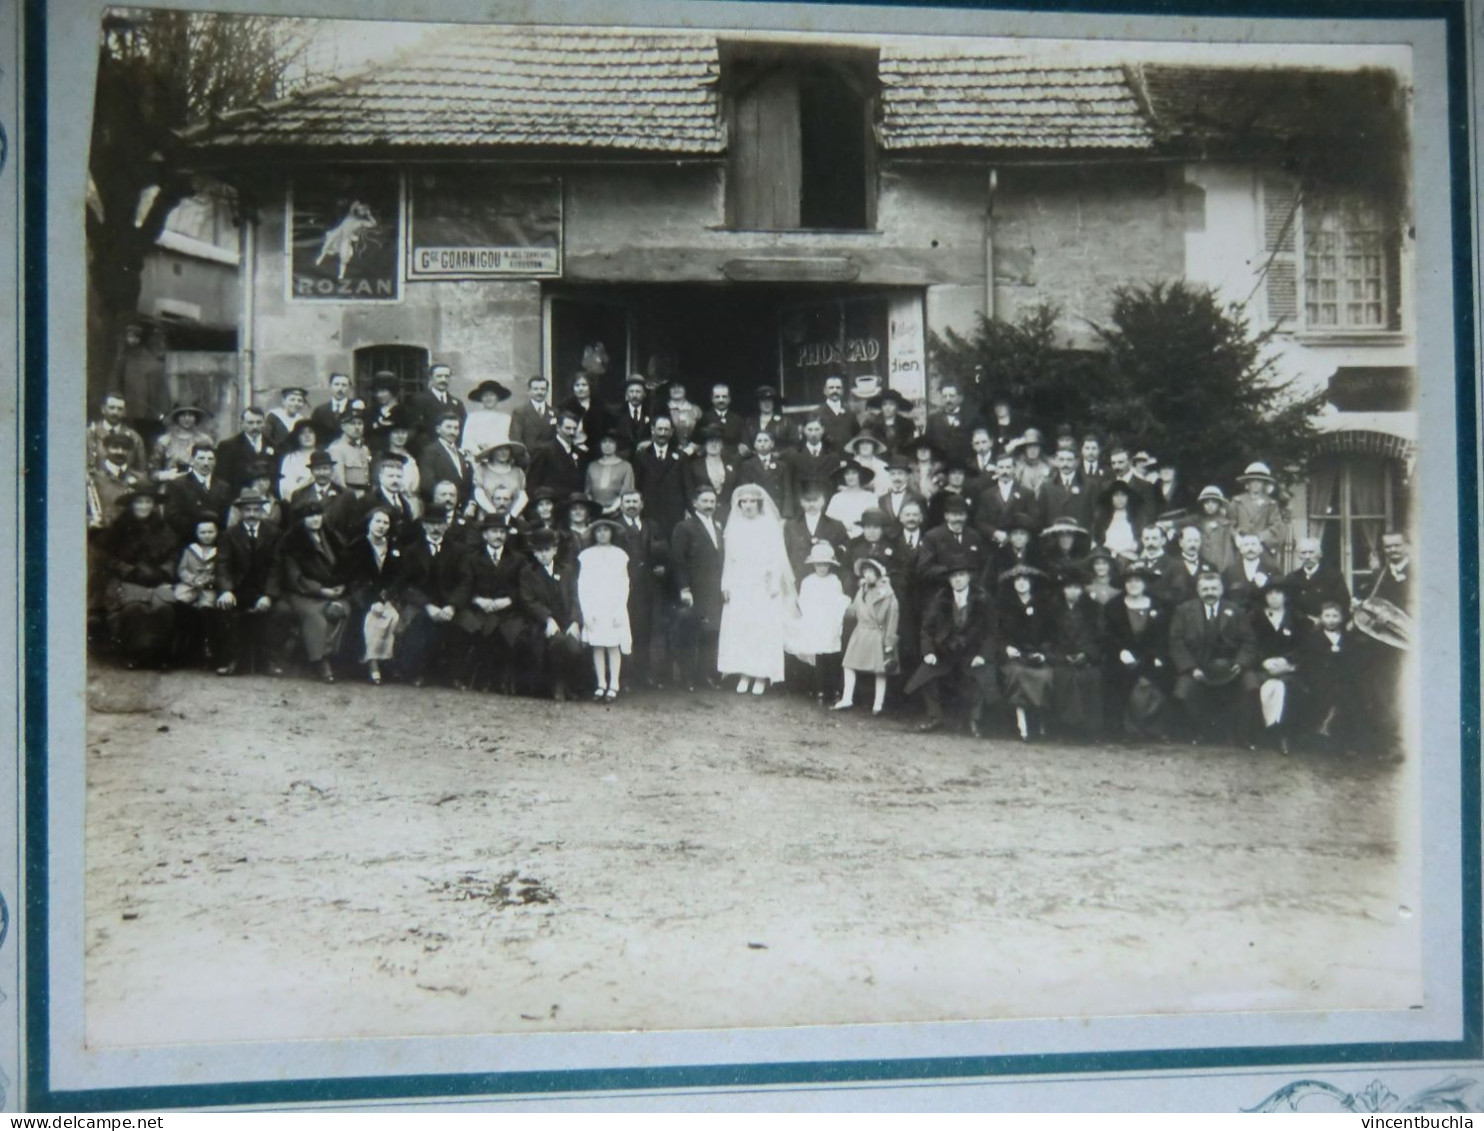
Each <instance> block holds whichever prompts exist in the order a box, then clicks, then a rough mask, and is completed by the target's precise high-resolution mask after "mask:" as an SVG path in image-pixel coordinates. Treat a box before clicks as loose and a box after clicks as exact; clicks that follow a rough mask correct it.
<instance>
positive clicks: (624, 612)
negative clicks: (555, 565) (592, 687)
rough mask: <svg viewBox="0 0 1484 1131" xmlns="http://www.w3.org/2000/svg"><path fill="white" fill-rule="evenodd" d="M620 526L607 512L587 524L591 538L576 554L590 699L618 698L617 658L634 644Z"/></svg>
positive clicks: (619, 663) (626, 558)
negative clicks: (592, 680)
mask: <svg viewBox="0 0 1484 1131" xmlns="http://www.w3.org/2000/svg"><path fill="white" fill-rule="evenodd" d="M622 533H623V527H621V526H620V525H619V524H618V523H617V522H615V521H614V520H613V519H611V518H600V519H598V520H597V521H596V522H594V523H593V524H592V536H593V544H592V545H591V546H589V547H588V548H587V549H585V550H583V551H582V552H581V553H580V554H578V555H577V607H578V608H579V609H580V610H581V613H582V641H583V643H584V644H586V645H588V647H590V648H591V649H592V650H593V673H594V675H595V676H596V679H597V690H596V691H594V692H593V698H594V699H602V700H606V701H607V702H609V703H611V702H613V700H615V699H617V698H618V688H619V682H620V680H621V678H622V676H623V658H624V657H625V656H627V655H628V654H629V653H630V652H632V651H633V650H634V637H633V632H632V630H631V628H630V627H629V555H628V553H627V552H626V551H625V550H624V549H623V548H622V547H621V546H619V545H618V544H617V539H618V538H619V537H620V535H622Z"/></svg>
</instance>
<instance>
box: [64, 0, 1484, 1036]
mask: <svg viewBox="0 0 1484 1131" xmlns="http://www.w3.org/2000/svg"><path fill="white" fill-rule="evenodd" d="M690 13H691V18H692V20H693V21H694V20H697V19H704V14H705V13H704V9H691V10H690ZM760 18H761V17H760ZM95 46H96V50H97V55H98V63H97V85H96V92H95V95H94V97H93V101H92V120H91V128H90V133H89V135H88V136H89V138H90V141H89V148H88V157H87V168H88V185H87V196H86V201H85V207H84V208H83V209H82V210H81V211H82V215H80V216H79V217H78V220H79V221H80V222H81V223H82V224H84V225H85V238H86V250H87V263H86V380H85V382H83V381H81V380H76V381H75V382H74V383H73V384H72V385H70V386H69V385H60V386H56V387H54V389H53V392H52V396H53V397H72V398H74V399H75V400H76V401H78V402H81V401H83V400H84V399H85V400H86V411H87V420H88V423H87V426H86V436H85V437H83V436H79V437H78V441H77V442H76V443H75V445H74V446H73V447H72V448H70V449H69V448H67V447H65V446H58V447H54V449H53V456H52V458H53V459H54V461H55V462H56V463H58V464H66V463H67V462H68V461H70V460H75V461H76V466H77V472H76V476H77V478H78V479H79V480H81V479H82V477H83V476H84V474H85V476H86V513H85V514H84V513H83V511H82V509H81V508H79V509H78V510H77V513H75V514H72V515H71V516H70V517H69V518H68V519H67V521H69V522H71V523H73V524H74V525H75V526H77V527H81V526H82V524H84V523H85V524H86V530H87V535H86V547H87V553H86V563H85V564H86V610H85V617H86V639H87V652H86V664H87V677H86V678H87V690H86V702H87V716H86V754H85V757H86V810H85V827H84V842H83V850H82V851H83V860H84V863H85V874H86V897H85V899H86V902H85V907H84V917H83V924H84V940H83V958H82V971H83V974H84V988H83V992H82V1012H83V1028H84V1034H85V1040H86V1043H87V1046H88V1047H89V1048H92V1049H120V1048H130V1047H134V1046H155V1045H181V1044H197V1043H211V1042H229V1041H284V1040H294V1039H301V1038H316V1039H333V1038H356V1037H402V1036H463V1035H474V1034H558V1033H589V1032H609V1031H629V1030H643V1031H665V1030H714V1029H745V1028H755V1027H781V1026H800V1025H844V1024H863V1025H864V1024H879V1023H894V1022H943V1021H986V1020H987V1021H1003V1020H1012V1019H1035V1018H1064V1017H1072V1018H1106V1017H1114V1016H1151V1015H1153V1016H1163V1015H1181V1014H1213V1013H1214V1014H1227V1013H1257V1012H1289V1011H1292V1012H1295V1013H1303V1014H1315V1013H1321V1012H1322V1013H1340V1012H1343V1011H1405V1010H1409V1009H1412V1008H1414V1007H1419V1006H1421V1005H1422V1004H1423V1001H1424V992H1423V989H1424V962H1423V937H1424V932H1425V930H1426V928H1427V917H1428V915H1427V913H1425V912H1426V911H1427V909H1426V908H1425V907H1424V903H1423V900H1422V899H1421V896H1420V892H1421V889H1422V885H1423V858H1424V844H1423V836H1424V832H1423V829H1424V825H1423V822H1422V821H1421V820H1420V817H1419V811H1420V810H1419V805H1420V802H1419V795H1420V792H1421V788H1420V785H1419V783H1420V780H1421V773H1422V769H1423V766H1424V764H1425V760H1426V759H1427V758H1429V757H1430V756H1433V755H1431V754H1430V753H1429V751H1428V750H1427V749H1424V747H1423V744H1422V743H1421V742H1420V741H1419V739H1418V735H1419V725H1420V723H1419V716H1420V711H1419V703H1420V697H1419V695H1420V693H1419V683H1420V679H1421V669H1422V668H1423V666H1424V664H1425V662H1426V658H1427V656H1428V647H1427V644H1428V641H1427V639H1426V638H1425V637H1423V636H1422V635H1421V634H1420V633H1419V632H1418V631H1417V626H1418V625H1420V624H1421V623H1422V622H1421V619H1420V611H1419V602H1420V601H1421V597H1422V593H1423V591H1424V586H1425V585H1426V583H1427V578H1428V575H1429V570H1431V569H1434V568H1439V569H1441V568H1443V566H1442V565H1437V566H1435V563H1434V562H1433V561H1432V560H1431V559H1430V557H1429V553H1428V552H1427V547H1426V546H1425V545H1424V543H1423V541H1422V539H1421V538H1420V537H1419V529H1420V527H1419V522H1420V517H1419V516H1420V514H1421V500H1422V499H1423V498H1424V492H1423V484H1424V483H1425V482H1427V475H1428V471H1427V468H1428V462H1427V458H1426V456H1427V454H1428V453H1426V452H1424V451H1423V450H1422V448H1421V444H1420V442H1419V441H1420V438H1421V435H1422V433H1421V432H1420V431H1419V427H1418V402H1419V387H1420V382H1419V364H1418V337H1419V336H1418V333H1417V326H1418V319H1419V299H1418V276H1419V271H1420V269H1419V265H1418V260H1417V254H1416V248H1417V240H1418V215H1417V209H1416V198H1415V193H1416V191H1417V171H1416V165H1415V161H1414V156H1415V147H1414V142H1413V136H1414V121H1413V112H1414V86H1413V84H1414V76H1413V67H1412V55H1411V52H1410V50H1409V49H1408V48H1407V47H1406V46H1405V45H1401V46H1396V45H1388V44H1381V45H1376V44H1369V45H1368V44H1358V45H1354V44H1352V45H1340V44H1330V45H1321V44H1307V45H1304V44H1296V45H1283V46H1274V45H1271V44H1268V45H1263V44H1235V45H1231V44H1228V45H1212V44H1200V43H1171V42H1155V41H1152V40H1151V41H1140V40H1137V39H1123V40H1116V39H1108V40H1101V41H1099V40H1079V39H1071V38H1068V39H1062V40H1050V39H1044V38H1042V39H1028V38H1011V37H998V38H994V37H989V36H949V35H926V34H924V35H907V34H899V33H892V34H886V33H874V32H872V33H854V34H850V33H843V32H829V33H824V32H807V31H788V30H783V29H782V28H778V29H769V28H768V27H766V26H759V27H756V28H746V29H739V28H727V27H717V28H716V29H714V30H706V29H705V27H704V26H702V25H701V24H699V23H693V24H692V26H688V27H686V28H683V29H682V28H678V27H669V28H666V27H655V26H643V25H634V26H619V25H616V24H607V25H591V24H571V23H568V24H564V25H560V26H558V25H555V24H553V25H550V26H543V25H540V24H530V23H526V24H513V23H512V24H499V23H481V24H474V23H470V24H414V23H392V22H381V21H371V20H364V21H335V20H325V19H313V20H311V19H299V18H290V17H285V16H272V17H269V16H253V15H243V14H223V13H213V12H205V11H185V10H179V9H173V10H166V9H152V8H112V9H109V10H108V11H107V12H106V13H105V14H104V16H103V19H102V22H101V26H99V27H98V29H97V40H96V45H95ZM82 325H83V320H82V317H81V312H79V317H78V326H79V332H81V329H82ZM1429 380H1430V381H1434V382H1438V383H1439V387H1440V388H1441V389H1442V390H1443V393H1444V394H1448V393H1449V391H1450V390H1451V388H1452V385H1451V382H1452V375H1451V374H1449V373H1434V374H1433V375H1432V376H1431V377H1430V378H1429ZM84 385H85V388H84ZM84 464H85V466H84ZM1450 466H1451V465H1450ZM1452 490H1453V486H1452V483H1451V477H1450V481H1449V482H1448V483H1446V484H1440V485H1439V484H1435V485H1434V486H1433V487H1430V488H1429V489H1428V491H1429V493H1428V495H1427V498H1428V499H1429V500H1431V499H1437V500H1440V501H1442V502H1445V503H1448V505H1450V506H1451V503H1449V502H1448V500H1451V498H1452V495H1451V492H1452ZM1448 552H1449V553H1453V551H1452V550H1451V549H1450V550H1449V551H1448ZM1455 565H1456V562H1454V561H1451V560H1450V561H1449V562H1448V563H1446V566H1447V568H1448V569H1452V568H1455ZM77 568H78V569H79V570H81V569H82V568H83V563H82V562H81V561H79V562H78V563H77ZM1449 576H1451V574H1450V575H1449ZM80 587H81V586H80ZM1429 599H1431V598H1429ZM57 615H61V614H60V613H58V614H57ZM75 617H76V620H77V621H78V622H79V624H81V622H82V621H83V610H75Z"/></svg>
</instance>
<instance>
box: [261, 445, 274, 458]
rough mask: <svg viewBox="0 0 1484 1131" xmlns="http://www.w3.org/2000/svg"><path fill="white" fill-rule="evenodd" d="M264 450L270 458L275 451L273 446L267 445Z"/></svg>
mask: <svg viewBox="0 0 1484 1131" xmlns="http://www.w3.org/2000/svg"><path fill="white" fill-rule="evenodd" d="M263 450H264V451H265V452H267V453H268V454H269V455H270V456H271V455H273V454H274V449H273V445H272V444H267V445H265V446H264V448H263Z"/></svg>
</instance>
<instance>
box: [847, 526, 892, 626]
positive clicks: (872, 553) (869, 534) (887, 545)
mask: <svg viewBox="0 0 1484 1131" xmlns="http://www.w3.org/2000/svg"><path fill="white" fill-rule="evenodd" d="M888 525H889V522H888V519H887V517H886V514H885V512H884V511H882V510H881V509H880V508H879V507H868V508H867V509H866V510H865V511H863V512H862V513H861V532H860V534H859V536H858V537H855V538H852V539H851V540H850V544H849V545H848V546H847V547H846V548H845V557H844V558H842V559H841V560H840V573H841V578H840V580H841V581H843V582H844V583H845V592H846V593H847V594H849V595H851V596H854V595H855V591H856V588H857V586H858V584H859V579H858V577H857V575H856V572H855V565H856V563H857V562H861V561H865V560H867V559H870V560H872V561H877V562H880V563H881V564H882V565H883V566H885V567H886V576H887V577H888V579H890V580H891V581H892V582H893V584H895V582H896V578H897V575H898V573H899V572H900V562H899V561H898V558H899V556H900V547H899V546H898V544H897V540H896V539H895V538H892V537H891V536H890V535H888V534H887V526H888ZM900 612H901V609H900V598H899V599H898V615H900Z"/></svg>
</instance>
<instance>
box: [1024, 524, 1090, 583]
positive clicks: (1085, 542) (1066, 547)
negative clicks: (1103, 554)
mask: <svg viewBox="0 0 1484 1131" xmlns="http://www.w3.org/2000/svg"><path fill="white" fill-rule="evenodd" d="M1090 546H1091V535H1089V534H1088V533H1087V531H1086V530H1085V529H1083V527H1082V524H1081V523H1079V522H1077V521H1076V520H1075V519H1070V518H1059V519H1057V520H1056V521H1055V522H1053V523H1052V524H1051V525H1050V526H1048V527H1046V529H1044V530H1042V531H1041V546H1040V561H1039V564H1040V566H1041V568H1043V569H1044V570H1046V571H1047V572H1048V573H1052V574H1056V573H1061V572H1064V571H1066V570H1069V569H1075V568H1077V566H1078V565H1079V564H1080V563H1081V561H1082V558H1083V556H1084V555H1086V553H1087V551H1088V549H1089V547H1090ZM1007 568H1008V567H1007Z"/></svg>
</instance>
